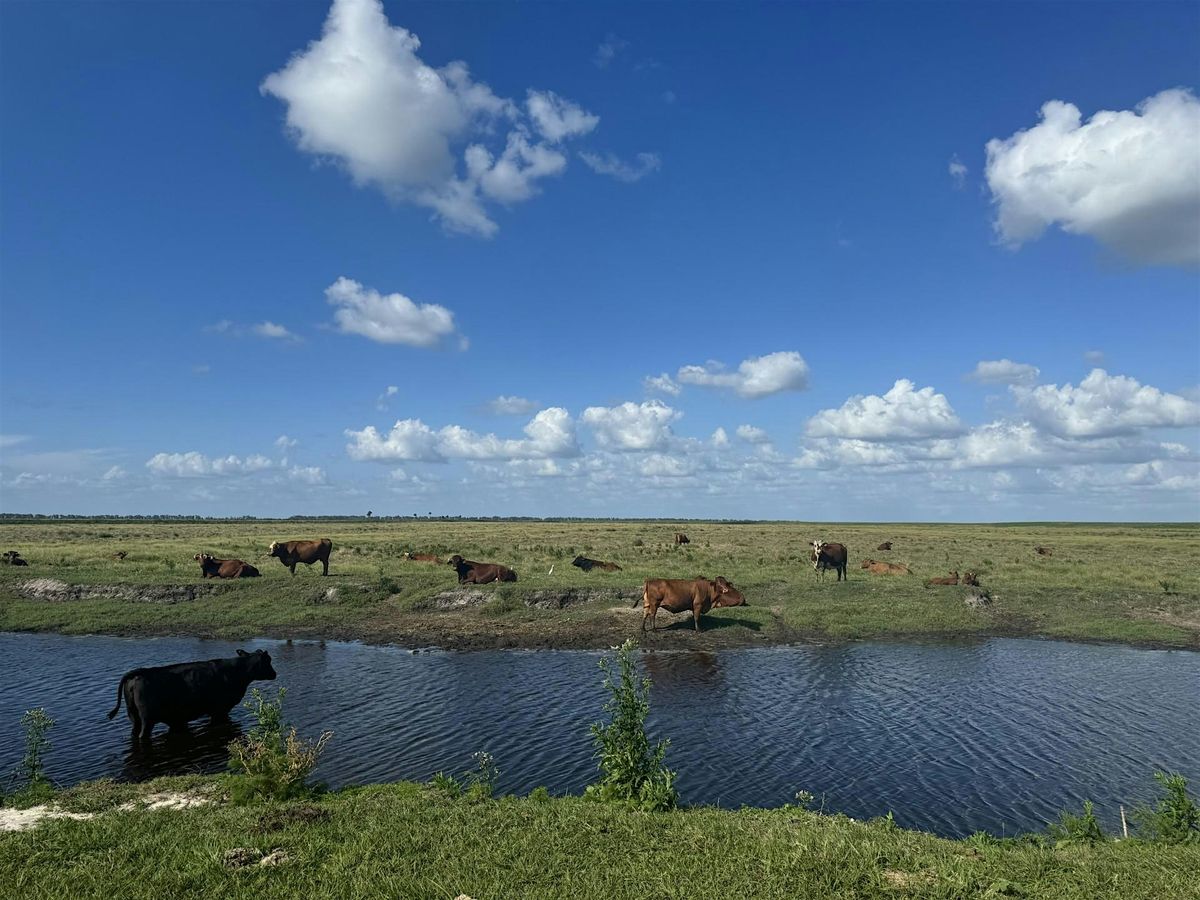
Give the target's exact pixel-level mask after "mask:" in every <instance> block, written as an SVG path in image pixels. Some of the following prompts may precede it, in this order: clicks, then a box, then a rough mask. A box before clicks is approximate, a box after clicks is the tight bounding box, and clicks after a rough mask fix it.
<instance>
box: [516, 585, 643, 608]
mask: <svg viewBox="0 0 1200 900" xmlns="http://www.w3.org/2000/svg"><path fill="white" fill-rule="evenodd" d="M641 597H642V591H641V589H640V588H558V589H556V590H544V591H534V592H533V593H531V594H530V595H529V596H528V597H526V598H525V605H526V606H533V607H536V608H537V609H566V608H567V607H568V606H580V605H581V604H584V603H601V602H606V603H624V604H626V605H628V604H629V603H631V602H632V601H634V600H640V599H641Z"/></svg>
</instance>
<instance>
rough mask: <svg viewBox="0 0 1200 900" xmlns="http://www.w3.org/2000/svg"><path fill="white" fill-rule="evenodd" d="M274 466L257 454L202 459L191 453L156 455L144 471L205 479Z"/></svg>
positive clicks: (201, 454)
mask: <svg viewBox="0 0 1200 900" xmlns="http://www.w3.org/2000/svg"><path fill="white" fill-rule="evenodd" d="M274 465H275V463H273V462H272V461H271V460H269V459H267V457H265V456H262V455H260V454H255V455H252V456H246V457H240V456H234V455H232V454H231V455H229V456H213V457H210V456H205V455H204V454H203V453H198V452H196V451H195V450H192V451H190V452H188V453H156V454H154V456H152V457H150V459H148V460H147V461H146V468H147V469H149V470H150V471H151V472H152V473H153V474H155V475H167V476H171V477H174V478H205V477H210V476H214V475H249V474H251V473H254V472H261V471H263V470H265V469H270V468H272V467H273V466H274Z"/></svg>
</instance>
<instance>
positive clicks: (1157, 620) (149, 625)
mask: <svg viewBox="0 0 1200 900" xmlns="http://www.w3.org/2000/svg"><path fill="white" fill-rule="evenodd" d="M681 527H682V530H684V531H686V532H687V533H688V535H689V537H690V538H691V540H692V543H691V544H690V545H688V546H687V547H685V548H683V549H677V548H675V547H674V546H673V545H672V544H671V538H672V536H673V534H674V531H675V530H677V527H676V526H675V525H672V524H663V523H641V522H457V521H428V522H426V521H407V520H402V521H364V520H346V521H331V522H320V523H294V522H287V523H279V522H274V523H272V522H196V523H181V522H170V523H153V522H107V521H106V522H98V523H94V524H89V523H86V522H72V523H65V524H64V523H46V522H38V523H31V524H9V523H5V524H3V525H0V544H3V545H4V546H6V547H12V548H16V549H19V550H20V551H21V552H22V554H23V555H24V556H25V557H26V558H27V559H28V560H29V562H30V566H29V568H21V569H12V568H9V567H0V629H10V630H14V629H15V630H23V629H24V630H55V631H62V632H67V633H76V634H78V633H89V632H109V633H114V632H115V633H171V634H177V633H184V634H189V633H190V634H199V635H210V636H217V637H228V638H242V637H250V636H255V635H275V636H281V637H286V636H315V635H322V636H328V637H366V638H369V639H380V640H387V639H389V638H390V637H393V636H395V635H401V636H402V635H404V634H406V633H412V632H414V631H415V632H421V633H426V632H429V633H430V634H431V639H430V640H429V641H428V642H430V643H432V642H444V641H443V640H442V639H443V638H445V639H446V640H450V638H448V637H446V636H447V635H450V636H451V637H452V635H453V633H454V632H455V631H461V632H472V633H475V634H477V635H478V634H486V633H488V632H489V631H492V632H494V631H495V630H496V629H497V628H499V627H500V626H503V631H504V635H505V636H506V639H509V640H513V641H515V642H516V643H530V644H535V645H542V644H545V643H547V642H549V643H551V644H554V643H567V644H570V643H571V642H572V641H573V640H575V641H576V642H579V641H582V642H583V643H585V644H587V645H589V646H609V645H611V644H612V643H619V637H620V636H622V635H624V634H627V633H629V632H631V631H633V630H636V627H637V625H638V619H637V617H636V615H634V616H630V617H628V618H622V619H615V618H614V616H613V611H612V607H613V604H612V603H605V602H595V603H590V604H585V605H583V606H581V607H573V608H570V609H564V610H530V609H528V608H526V606H525V603H524V600H525V598H526V597H528V596H529V595H530V594H531V593H532V592H534V591H538V590H565V589H568V588H585V587H601V588H603V587H610V588H625V589H631V588H636V587H638V586H640V584H641V582H642V581H643V580H644V579H646V578H649V577H694V576H696V575H707V576H708V577H715V576H716V575H724V576H726V577H727V578H729V579H730V580H732V581H733V582H734V583H735V584H736V585H737V586H738V587H739V588H740V589H741V590H742V592H743V593H744V594H745V596H746V598H747V600H748V601H749V603H750V605H749V606H748V607H742V608H737V609H725V610H716V611H714V612H712V613H710V614H709V616H707V617H706V619H705V624H706V625H708V626H709V631H708V632H707V634H706V635H702V636H701V638H700V639H698V640H702V641H709V642H712V643H713V645H716V646H721V645H729V644H737V643H743V644H751V643H765V642H773V641H776V642H777V641H788V640H796V639H801V638H817V639H833V640H840V639H865V638H878V637H889V636H898V637H919V636H970V635H987V634H1007V635H1041V636H1046V637H1056V638H1067V639H1078V640H1104V641H1124V642H1129V643H1140V644H1152V645H1159V646H1170V647H1188V648H1192V649H1200V527H1198V526H1195V525H1064V524H1046V525H911V524H908V525H904V524H901V525H887V524H883V525H827V524H825V525H814V524H803V523H765V524H738V525H734V524H721V523H687V524H686V525H683V526H681ZM319 536H325V537H330V538H332V540H333V542H334V548H335V549H334V553H333V556H332V558H331V572H332V575H333V577H330V578H321V577H320V576H319V567H318V568H317V569H307V568H306V567H304V566H300V567H298V574H297V576H296V577H295V578H293V577H291V576H290V575H289V574H288V572H287V570H286V569H285V568H284V567H283V566H280V565H279V564H278V562H277V561H276V560H273V559H270V558H267V557H266V556H265V554H266V548H267V546H268V545H269V544H270V542H271V541H272V540H281V539H289V538H300V537H319ZM814 537H820V538H824V539H829V540H838V541H841V542H843V543H845V544H846V545H847V546H848V547H849V548H850V557H851V562H850V580H849V582H844V583H841V584H838V583H837V582H835V581H834V578H833V576H832V575H826V576H825V577H824V578H819V577H817V576H816V575H815V574H814V573H813V572H812V570H811V568H810V567H809V566H808V565H807V562H806V560H807V556H808V549H807V547H808V542H809V541H810V540H811V539H812V538H814ZM885 540H890V541H893V542H894V547H895V549H894V550H892V551H878V550H876V549H875V547H876V546H877V545H878V544H879V543H881V542H882V541H885ZM1036 545H1043V546H1049V547H1051V548H1052V549H1053V551H1054V555H1053V556H1050V557H1044V556H1038V555H1036V554H1035V553H1034V551H1033V548H1034V546H1036ZM118 549H122V550H126V551H127V552H128V556H127V558H126V559H124V560H122V561H116V560H113V559H112V558H111V555H112V554H113V553H114V552H115V551H116V550H118ZM201 550H206V551H210V552H213V553H214V554H216V555H218V556H222V557H237V558H240V559H244V560H246V561H247V562H251V563H253V564H254V565H256V566H258V567H259V568H260V570H261V571H262V573H263V577H262V578H257V579H248V580H241V581H236V582H225V583H222V585H221V588H222V589H221V590H219V591H217V592H216V593H214V594H212V595H205V596H203V597H200V598H197V599H196V600H193V601H188V602H176V603H152V602H136V601H130V600H118V599H105V598H97V599H89V600H82V601H71V602H62V603H54V602H45V601H35V600H29V599H25V598H23V597H22V596H21V595H20V594H19V592H18V590H17V587H18V585H19V584H20V583H22V582H23V581H24V580H26V579H28V578H32V577H52V578H57V579H60V580H62V581H66V582H68V583H71V584H114V583H121V584H135V585H137V584H140V585H154V584H158V585H161V584H185V583H198V582H199V581H200V576H199V567H198V566H197V565H196V563H194V562H193V561H192V559H191V557H192V555H193V554H194V553H196V552H199V551H201ZM405 550H409V551H420V552H431V553H436V554H438V555H439V556H441V557H442V558H443V559H444V558H446V557H447V556H449V555H451V554H452V553H456V552H457V553H461V554H462V555H464V556H465V557H467V558H469V559H477V560H480V561H487V562H502V563H505V564H507V565H510V566H512V567H513V568H515V569H516V570H517V572H518V573H519V575H520V580H519V581H518V582H517V583H516V584H505V585H486V586H484V587H483V588H482V590H483V591H485V592H487V593H489V594H490V595H494V599H493V600H492V601H491V602H489V603H487V604H484V605H483V606H479V607H474V608H472V609H469V610H465V611H458V612H454V613H443V612H431V611H430V610H428V609H427V608H422V607H427V606H428V603H427V601H428V600H429V599H430V598H432V597H434V596H435V595H437V594H438V593H440V592H442V591H445V590H449V589H451V588H453V587H454V586H455V585H456V582H455V578H454V574H453V572H452V571H451V570H450V569H449V568H448V567H447V566H445V565H433V564H430V563H418V562H408V561H405V560H402V559H401V558H400V556H401V553H403V552H404V551H405ZM578 553H582V554H585V555H587V556H591V557H593V558H597V559H606V560H612V561H614V562H617V563H618V564H619V565H621V566H622V568H623V571H621V572H591V573H584V572H581V571H579V570H578V569H575V568H573V567H572V566H571V565H570V560H571V559H572V558H573V556H574V555H575V554H578ZM865 558H874V559H883V560H887V561H889V562H899V563H905V564H907V565H909V566H910V567H911V568H912V569H913V571H914V573H915V574H914V575H913V576H911V577H886V576H871V575H868V574H867V573H865V572H864V571H862V570H861V569H860V568H858V566H859V563H860V562H861V561H862V560H863V559H865ZM552 565H553V566H554V573H553V574H552V575H551V574H548V573H549V569H550V567H551V566H552ZM950 569H957V570H958V571H959V572H965V571H968V570H973V571H975V572H978V573H979V575H980V579H981V581H982V583H983V586H984V587H985V588H986V589H987V590H988V591H989V592H990V593H991V595H992V598H993V600H994V602H993V603H992V604H991V605H990V606H989V607H987V608H986V609H984V610H972V609H969V608H968V607H966V605H965V604H964V603H963V596H964V591H965V589H964V588H948V587H935V588H926V587H924V581H925V580H926V579H928V578H930V577H932V576H935V575H943V574H945V573H946V572H947V571H949V570H950ZM1163 581H1166V582H1167V583H1169V584H1170V586H1171V590H1170V592H1169V593H1168V592H1165V591H1164V590H1163V588H1162V587H1161V582H1163ZM330 588H333V589H334V590H333V591H332V593H331V592H330ZM682 630H685V629H672V630H670V631H668V632H665V633H664V634H663V635H661V640H662V641H676V642H678V643H680V645H681V646H684V645H687V646H690V645H691V644H690V643H687V644H685V643H684V642H692V641H693V640H694V639H693V638H691V637H687V636H684V635H682V634H680V632H681V631H682ZM581 634H586V635H589V637H587V638H586V639H585V638H581V637H578V635H581ZM573 636H575V637H573Z"/></svg>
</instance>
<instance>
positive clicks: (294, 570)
mask: <svg viewBox="0 0 1200 900" xmlns="http://www.w3.org/2000/svg"><path fill="white" fill-rule="evenodd" d="M288 569H289V570H290V571H291V573H292V577H293V578H295V577H296V564H295V563H292V564H291V565H290V566H288Z"/></svg>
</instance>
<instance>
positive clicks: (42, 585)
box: [17, 578, 223, 603]
mask: <svg viewBox="0 0 1200 900" xmlns="http://www.w3.org/2000/svg"><path fill="white" fill-rule="evenodd" d="M222 589H223V587H222V586H220V585H215V584H67V583H66V582H65V581H59V580H57V579H55V578H34V579H32V580H30V581H26V582H25V583H24V584H21V585H20V586H19V587H18V588H17V590H18V592H19V593H20V594H21V596H23V597H25V598H27V599H29V600H43V601H45V602H47V603H62V602H66V601H69V600H128V601H130V602H133V603H184V602H187V601H189V600H195V599H196V598H197V597H206V596H209V595H211V594H214V593H216V592H218V591H220V590H222Z"/></svg>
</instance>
